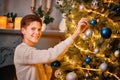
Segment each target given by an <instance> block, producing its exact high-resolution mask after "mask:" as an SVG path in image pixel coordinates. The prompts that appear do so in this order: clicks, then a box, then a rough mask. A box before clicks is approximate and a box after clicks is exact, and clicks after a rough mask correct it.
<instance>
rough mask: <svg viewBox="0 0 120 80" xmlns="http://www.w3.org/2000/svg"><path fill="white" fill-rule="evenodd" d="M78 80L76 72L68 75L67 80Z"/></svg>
mask: <svg viewBox="0 0 120 80" xmlns="http://www.w3.org/2000/svg"><path fill="white" fill-rule="evenodd" d="M76 79H77V75H76V73H75V72H69V73H67V75H66V80H76Z"/></svg>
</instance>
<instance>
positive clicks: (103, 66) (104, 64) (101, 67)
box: [99, 62, 108, 72]
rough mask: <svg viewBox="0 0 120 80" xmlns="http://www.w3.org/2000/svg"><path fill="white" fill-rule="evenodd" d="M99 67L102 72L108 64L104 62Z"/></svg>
mask: <svg viewBox="0 0 120 80" xmlns="http://www.w3.org/2000/svg"><path fill="white" fill-rule="evenodd" d="M99 68H100V70H101V71H102V72H105V71H106V70H107V68H108V65H107V63H105V62H104V63H102V64H100V67H99Z"/></svg>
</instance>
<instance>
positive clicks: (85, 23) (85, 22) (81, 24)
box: [77, 18, 89, 33]
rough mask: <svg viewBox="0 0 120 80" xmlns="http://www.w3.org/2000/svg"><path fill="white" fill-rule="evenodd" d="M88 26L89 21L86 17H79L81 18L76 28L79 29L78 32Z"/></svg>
mask: <svg viewBox="0 0 120 80" xmlns="http://www.w3.org/2000/svg"><path fill="white" fill-rule="evenodd" d="M88 27H89V21H88V19H87V18H81V20H80V21H79V22H78V25H77V30H79V31H80V33H82V32H84V31H85V30H86V29H88Z"/></svg>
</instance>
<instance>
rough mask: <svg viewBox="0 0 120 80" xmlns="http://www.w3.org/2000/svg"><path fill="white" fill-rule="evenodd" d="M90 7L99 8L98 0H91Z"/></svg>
mask: <svg viewBox="0 0 120 80" xmlns="http://www.w3.org/2000/svg"><path fill="white" fill-rule="evenodd" d="M91 7H92V9H98V8H99V2H98V1H97V0H93V1H92V3H91Z"/></svg>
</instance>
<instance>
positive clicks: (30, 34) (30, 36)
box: [22, 21, 42, 45]
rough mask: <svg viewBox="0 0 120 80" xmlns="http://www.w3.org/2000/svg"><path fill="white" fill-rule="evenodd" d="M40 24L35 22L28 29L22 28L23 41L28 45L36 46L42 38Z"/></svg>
mask: <svg viewBox="0 0 120 80" xmlns="http://www.w3.org/2000/svg"><path fill="white" fill-rule="evenodd" d="M41 28H42V27H41V24H40V22H37V21H33V22H31V23H30V24H29V25H28V26H27V27H26V28H22V34H23V41H24V42H25V43H27V44H28V45H35V44H36V43H37V42H38V41H39V39H40V37H41V33H42V32H41Z"/></svg>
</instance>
